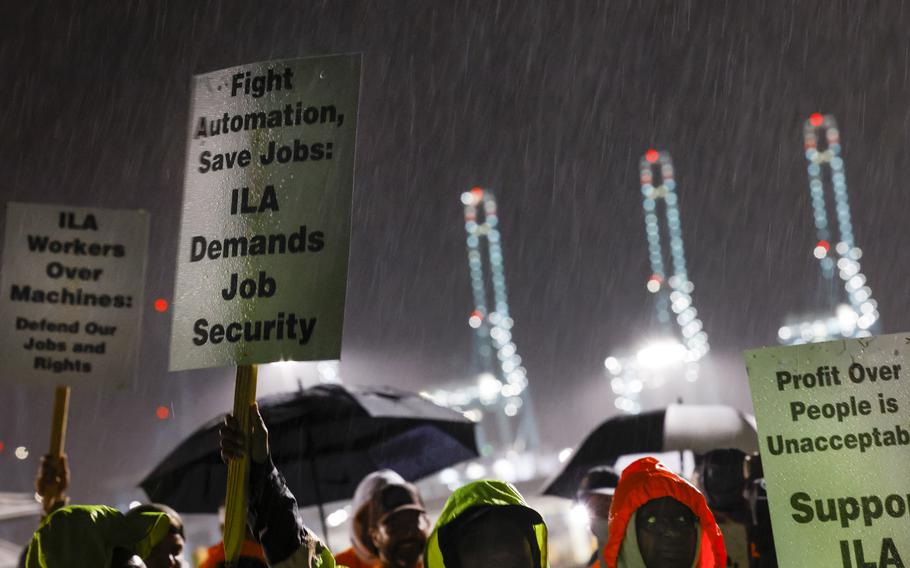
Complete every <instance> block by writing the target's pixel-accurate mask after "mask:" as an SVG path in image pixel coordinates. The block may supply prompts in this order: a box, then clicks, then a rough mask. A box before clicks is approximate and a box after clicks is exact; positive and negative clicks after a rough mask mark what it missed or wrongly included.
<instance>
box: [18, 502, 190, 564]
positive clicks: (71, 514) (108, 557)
mask: <svg viewBox="0 0 910 568" xmlns="http://www.w3.org/2000/svg"><path fill="white" fill-rule="evenodd" d="M181 526H182V525H181ZM175 530H177V529H175V526H174V523H173V522H172V521H171V519H170V518H169V515H168V514H166V513H163V512H159V511H152V510H147V509H143V510H139V511H130V512H129V513H127V514H123V513H121V512H120V511H118V510H117V509H114V508H113V507H107V506H104V505H72V506H66V507H61V508H59V509H57V510H56V511H54V512H53V513H51V514H50V515H48V516H47V517H46V518H45V519H44V520H43V521H42V522H41V524H40V526H39V527H38V530H37V531H35V534H34V535H33V536H32V540H31V542H30V543H29V546H28V552H27V556H26V566H27V568H84V567H87V566H92V567H96V566H97V567H98V568H127V567H130V568H158V567H170V566H179V564H174V561H175V560H176V558H179V555H180V554H181V553H182V536H181V537H180V538H179V539H178V538H177V536H176V535H174V533H175ZM178 540H179V544H180V548H181V550H172V549H171V547H172V546H173V545H174V543H176V542H177V541H178ZM174 552H176V555H175V554H174Z"/></svg>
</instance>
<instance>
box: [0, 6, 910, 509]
mask: <svg viewBox="0 0 910 568" xmlns="http://www.w3.org/2000/svg"><path fill="white" fill-rule="evenodd" d="M0 22H3V23H2V24H0V29H2V32H0V69H2V72H3V86H2V87H0V132H2V136H0V164H2V167H3V170H4V176H3V179H2V181H0V213H2V215H3V216H0V227H2V225H3V223H4V222H5V221H4V219H5V207H4V206H3V203H5V202H7V201H26V202H41V203H60V204H70V205H81V206H103V207H108V208H142V209H146V210H148V211H149V212H150V214H151V238H150V246H149V263H148V266H149V269H148V272H147V278H146V280H147V283H146V296H147V304H148V309H147V311H146V313H145V315H144V322H143V333H142V344H143V345H142V353H141V357H140V364H139V367H140V369H139V372H138V376H137V377H136V386H135V388H133V389H130V390H127V391H121V392H115V393H110V392H99V391H95V390H92V389H81V390H78V389H77V391H76V392H74V397H73V402H72V408H71V427H70V428H71V429H70V438H69V441H68V451H69V454H70V456H71V463H72V469H73V476H74V481H73V489H72V491H71V493H72V495H73V497H74V499H75V500H77V501H80V502H87V501H88V502H105V501H106V502H111V503H112V504H114V503H115V502H116V500H118V499H123V498H124V497H123V496H124V495H125V494H126V492H131V493H129V494H130V495H135V497H136V498H138V497H139V496H140V494H139V493H138V492H136V490H135V489H133V488H134V487H135V485H136V483H137V482H138V481H139V479H141V477H142V476H143V475H144V474H145V473H146V472H147V471H148V470H149V469H150V468H151V467H152V466H153V464H154V463H155V462H157V461H158V460H159V459H161V458H162V457H163V456H164V454H165V453H167V452H168V451H169V450H170V449H171V448H172V447H173V446H175V445H176V444H177V443H178V441H179V440H180V439H182V438H183V437H184V436H186V435H187V434H188V433H189V432H191V431H192V430H194V429H195V428H196V427H197V426H198V425H199V424H201V423H202V422H204V421H206V420H208V419H210V418H211V417H212V416H214V415H215V414H217V413H219V412H223V411H226V410H227V409H228V407H229V403H230V400H231V397H232V383H233V371H232V370H231V369H208V370H204V371H192V372H181V373H168V372H167V348H168V344H169V333H170V319H169V317H170V314H169V313H168V314H159V313H158V312H155V311H154V310H153V309H152V301H153V299H155V298H159V297H161V298H170V297H171V295H172V292H173V282H174V267H175V255H176V251H177V236H178V235H177V233H178V228H179V222H180V207H181V198H182V192H183V167H184V156H185V148H186V140H185V135H186V132H187V123H188V120H189V103H190V85H191V76H192V75H193V74H194V73H202V72H207V71H211V70H215V69H219V68H222V67H228V66H233V65H238V64H243V63H250V62H255V61H260V60H268V59H277V58H291V57H300V56H310V55H322V54H330V53H347V52H361V53H362V54H363V83H362V87H361V106H360V114H359V121H360V122H359V129H358V135H357V159H356V171H355V182H354V206H353V235H352V244H351V257H350V277H349V282H348V290H347V298H348V299H347V310H346V318H345V334H344V351H343V362H342V378H343V379H344V380H345V381H346V382H350V383H357V384H390V385H395V386H398V387H402V388H408V389H414V390H418V389H422V388H427V387H429V386H436V385H443V384H451V383H454V382H457V381H459V380H465V378H466V377H467V374H468V372H469V363H470V353H471V331H472V330H471V329H470V328H468V326H467V316H468V314H469V313H470V311H471V310H472V309H473V307H472V300H471V295H470V291H471V290H470V283H469V280H468V271H467V260H466V251H465V242H464V236H465V235H464V224H463V218H462V215H463V212H462V207H461V203H460V201H459V196H460V194H461V192H463V191H465V190H467V189H470V188H471V187H473V186H481V187H484V188H488V189H491V190H492V191H494V192H495V193H496V195H497V197H498V200H499V206H500V217H501V225H500V228H501V230H502V234H503V246H504V254H505V270H506V281H507V284H508V287H509V293H510V308H511V312H512V317H513V318H514V320H515V329H514V330H513V334H514V338H515V342H516V344H517V346H518V352H519V353H520V354H521V356H522V358H523V359H524V365H525V367H526V368H527V369H528V376H529V379H530V382H531V389H532V393H533V397H534V401H535V405H536V407H537V414H538V418H539V421H540V428H541V435H542V438H543V440H544V442H545V443H546V444H547V445H548V446H549V447H553V448H560V447H563V446H571V445H575V444H576V443H578V441H579V440H580V439H581V437H582V436H583V435H584V433H585V432H587V431H588V430H589V429H590V428H592V427H593V426H594V425H596V424H598V423H599V422H600V421H602V420H603V419H605V418H607V417H608V416H610V415H612V414H614V413H615V408H614V406H613V398H612V393H611V391H610V387H609V383H608V381H607V380H606V379H605V378H604V375H603V360H604V357H606V356H607V355H608V354H610V353H611V352H615V351H616V350H620V349H627V348H632V347H634V346H635V345H636V344H638V343H640V341H641V340H642V339H643V338H644V336H645V335H646V334H647V333H648V332H649V331H650V329H651V328H650V327H649V326H650V322H651V319H652V318H651V316H652V312H653V309H652V302H651V298H650V297H649V294H648V293H647V292H646V290H645V282H646V279H647V277H648V276H649V274H650V269H649V266H648V259H647V248H646V241H645V234H644V223H643V216H642V210H641V194H640V191H639V185H638V161H639V159H640V156H641V155H642V154H643V153H644V151H645V150H646V149H648V148H650V147H654V148H657V149H660V150H666V151H668V152H670V153H671V155H672V156H673V159H674V162H675V166H676V172H677V181H678V184H679V185H678V190H677V191H678V194H679V197H680V211H681V217H682V230H683V234H684V238H685V246H686V255H687V260H688V268H689V275H690V277H691V279H692V280H693V282H694V283H695V292H694V301H695V306H696V307H697V308H698V310H699V314H700V317H701V318H702V320H703V321H704V323H705V329H706V330H707V332H708V334H709V336H710V340H711V345H712V352H711V354H710V355H709V358H710V362H709V364H708V365H707V367H708V369H707V370H708V371H710V372H706V373H705V376H703V378H702V380H701V381H700V382H699V383H698V386H697V388H691V387H688V388H686V389H682V388H677V387H676V386H674V385H672V384H671V385H670V386H668V387H667V388H666V389H664V390H663V391H661V392H659V393H651V394H649V395H648V396H647V397H646V399H645V405H646V407H654V406H659V405H664V404H666V403H668V402H669V401H672V400H674V399H675V398H676V397H677V396H683V397H684V399H685V400H686V401H687V402H713V401H724V402H728V403H731V404H734V405H736V406H738V407H740V408H742V409H744V410H750V408H751V404H750V401H749V395H748V386H747V383H746V375H745V370H744V368H743V365H742V360H741V357H740V352H741V351H742V350H743V349H745V348H749V347H756V346H760V345H769V344H774V343H775V341H776V332H777V329H778V327H779V326H780V325H781V324H782V323H783V321H784V319H785V317H786V316H787V315H788V314H791V313H795V312H805V311H809V310H812V309H814V308H817V307H819V306H818V305H817V304H815V303H814V302H815V301H817V296H818V294H817V293H816V288H815V286H816V285H817V283H818V264H817V261H816V260H815V259H814V258H813V257H812V249H813V247H814V245H815V242H816V238H815V231H814V227H813V225H812V216H811V205H810V200H809V192H808V181H807V176H806V169H805V158H804V156H803V147H802V124H803V121H804V120H805V119H806V117H808V116H809V114H810V113H813V112H823V113H830V114H833V115H834V116H836V118H837V120H838V122H839V125H840V130H841V136H842V140H843V143H844V151H843V157H844V159H845V162H846V174H847V183H848V187H849V190H850V200H851V205H852V214H853V224H854V229H855V235H856V240H857V243H858V245H859V246H860V247H861V248H862V249H863V251H864V252H865V256H864V257H863V260H862V262H863V271H864V272H865V274H866V276H867V277H868V282H869V285H870V286H871V288H872V290H873V295H874V297H875V298H876V299H877V300H878V302H879V309H880V311H881V313H882V322H883V327H882V331H883V332H897V331H904V330H907V328H910V321H908V315H910V314H908V309H910V296H908V295H907V294H906V293H905V290H904V288H903V285H902V284H901V282H904V281H905V279H906V278H907V276H908V274H910V255H907V254H906V253H905V251H904V246H905V242H906V239H905V232H906V220H905V218H906V217H905V216H906V215H907V213H908V212H910V193H908V192H907V188H906V187H905V186H906V180H907V179H908V178H910V154H908V152H907V151H906V147H907V133H908V132H910V41H907V30H908V29H910V8H908V7H907V6H906V5H904V3H902V2H900V1H896V0H895V1H886V2H876V3H867V2H847V1H832V0H825V1H817V2H815V1H801V2H798V3H796V2H783V1H780V2H766V1H757V2H733V1H729V2H723V1H711V2H694V1H692V2H686V1H680V0H668V1H649V2H638V1H625V0H611V1H608V2H581V1H559V2H557V1H551V2H543V1H538V0H521V1H493V0H481V1H476V2H456V1H448V2H437V1H429V0H418V1H409V2H405V1H401V2H376V1H349V0H344V1H338V0H335V1H312V2H270V1H265V2H245V1H222V2H196V1H193V2H187V1H182V0H181V1H175V2H122V1H116V2H105V1H94V2H84V3H77V2H61V1H54V2H49V1H36V2H5V3H4V5H3V7H2V8H0ZM0 357H2V356H0ZM14 379H15V377H4V378H3V381H2V382H3V384H4V385H5V386H4V387H3V389H2V394H0V441H3V442H4V444H5V450H4V451H3V452H2V453H0V491H28V490H30V487H31V484H32V480H33V477H34V473H35V470H36V467H37V463H38V457H39V455H40V454H41V453H43V452H44V451H45V450H44V448H46V445H47V433H48V428H49V417H50V403H51V400H52V393H51V392H50V391H47V390H43V389H27V388H25V387H22V386H16V385H15V384H14V383H13V382H12V381H13V380H14ZM162 405H164V406H167V407H168V408H170V409H171V412H172V418H171V419H169V420H167V421H159V420H158V419H157V418H156V416H155V409H156V408H157V407H158V406H162ZM569 416H571V418H569V419H567V417H569ZM19 445H25V446H28V447H29V448H30V449H31V450H32V455H31V456H30V457H29V459H28V460H25V461H19V460H16V459H15V458H14V457H13V455H12V448H14V447H16V446H19Z"/></svg>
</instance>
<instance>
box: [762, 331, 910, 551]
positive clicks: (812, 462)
mask: <svg viewBox="0 0 910 568" xmlns="http://www.w3.org/2000/svg"><path fill="white" fill-rule="evenodd" d="M908 352H910V336H907V335H887V336H881V337H873V338H863V339H848V340H841V341H831V342H827V343H814V344H808V345H796V346H791V347H770V348H766V349H756V350H751V351H746V353H745V359H746V367H747V369H748V373H749V384H750V387H751V389H752V401H753V404H754V406H755V416H756V419H757V421H758V431H759V446H760V449H761V454H762V462H763V465H764V471H765V481H766V483H767V491H768V500H769V506H770V509H771V519H772V526H773V530H774V542H775V548H776V549H777V556H778V559H779V562H780V565H781V566H783V567H789V566H826V567H829V566H838V567H841V566H842V567H844V568H886V567H898V566H900V567H902V566H904V565H905V564H906V563H907V562H908V561H910V532H908V531H907V525H908V522H910V476H908V475H907V473H906V472H907V471H908V466H910V389H908V385H907V381H908V380H910V378H908V377H907V372H908V366H907V364H906V357H907V354H908Z"/></svg>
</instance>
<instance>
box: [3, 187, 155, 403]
mask: <svg viewBox="0 0 910 568" xmlns="http://www.w3.org/2000/svg"><path fill="white" fill-rule="evenodd" d="M147 242H148V215H147V214H146V213H145V212H144V211H121V210H111V209H100V208H94V207H68V206H63V205H38V204H26V203H9V204H7V215H6V230H5V234H4V246H3V268H2V277H0V290H2V295H0V330H2V331H0V352H2V353H3V373H2V375H0V381H13V382H18V383H25V384H35V385H45V386H46V385H58V384H67V385H72V386H81V385H92V386H98V385H122V384H124V383H127V382H129V381H131V380H132V378H133V375H134V372H135V367H136V361H137V358H138V353H139V332H140V323H141V321H142V309H143V289H144V283H145V258H146V247H147Z"/></svg>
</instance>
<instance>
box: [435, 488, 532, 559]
mask: <svg viewBox="0 0 910 568" xmlns="http://www.w3.org/2000/svg"><path fill="white" fill-rule="evenodd" d="M492 507H506V508H508V509H509V510H510V511H511V512H514V513H515V514H516V515H517V516H520V517H521V518H523V519H527V520H528V521H529V522H530V526H531V530H532V532H533V538H534V540H535V541H536V544H537V546H536V549H535V550H534V551H533V552H534V553H535V554H534V555H535V556H537V557H539V559H540V567H541V568H548V567H549V564H548V563H547V525H546V524H544V522H543V519H542V518H541V517H540V514H538V513H537V511H535V510H534V509H532V508H530V507H529V506H528V504H527V503H526V502H525V500H524V498H523V497H522V496H521V493H519V492H518V490H517V489H515V487H514V486H513V485H512V484H510V483H505V482H503V481H493V480H481V481H475V482H473V483H469V484H467V485H465V486H463V487H461V488H459V489H457V490H456V491H455V492H454V493H452V495H451V496H449V499H448V500H447V501H446V504H445V507H443V509H442V513H441V514H440V515H439V520H438V521H436V526H435V527H433V532H432V533H431V534H430V538H429V539H428V540H427V551H426V560H425V561H424V564H425V566H426V568H446V563H445V558H446V557H447V556H449V555H450V554H451V553H450V552H449V551H448V550H447V549H448V545H447V544H446V542H447V540H448V537H447V533H449V532H451V530H452V529H455V530H457V527H458V525H459V524H460V523H461V522H464V521H465V520H466V519H468V518H476V516H477V515H479V514H483V513H484V512H485V511H489V510H490V508H492ZM447 529H448V530H447ZM532 548H535V547H533V546H532ZM450 568H451V567H450Z"/></svg>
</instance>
